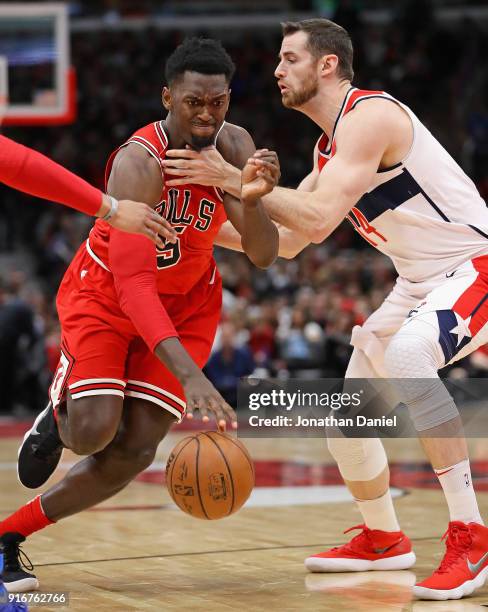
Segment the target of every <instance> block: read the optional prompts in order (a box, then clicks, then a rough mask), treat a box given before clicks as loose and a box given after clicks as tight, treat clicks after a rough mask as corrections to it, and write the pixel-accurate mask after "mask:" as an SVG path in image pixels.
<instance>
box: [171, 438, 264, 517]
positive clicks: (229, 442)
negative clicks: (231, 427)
mask: <svg viewBox="0 0 488 612" xmlns="http://www.w3.org/2000/svg"><path fill="white" fill-rule="evenodd" d="M166 484H167V486H168V491H169V494H170V495H171V497H172V498H173V500H174V502H175V503H176V505H177V506H178V507H179V508H181V510H183V512H186V513H187V514H190V515H191V516H194V517H195V518H201V519H207V520H214V519H220V518H224V516H229V515H230V514H233V513H234V512H236V511H237V510H239V508H240V507H241V506H242V505H243V504H244V502H245V501H246V500H247V498H248V497H249V495H250V494H251V491H252V489H253V487H254V465H253V462H252V459H251V457H250V455H249V453H248V451H247V449H246V447H245V446H244V444H242V442H239V440H236V439H235V438H233V437H231V436H229V435H227V434H224V433H220V432H217V431H205V432H201V433H199V434H196V435H193V436H189V437H188V438H184V439H183V440H181V441H180V442H179V443H178V444H177V445H176V446H175V448H174V449H173V451H172V452H171V454H170V456H169V458H168V462H167V464H166Z"/></svg>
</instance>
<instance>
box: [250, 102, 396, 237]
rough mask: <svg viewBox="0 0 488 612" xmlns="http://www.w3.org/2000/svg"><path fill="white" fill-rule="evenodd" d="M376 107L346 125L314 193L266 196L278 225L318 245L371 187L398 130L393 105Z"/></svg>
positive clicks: (351, 116)
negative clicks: (392, 134) (300, 234)
mask: <svg viewBox="0 0 488 612" xmlns="http://www.w3.org/2000/svg"><path fill="white" fill-rule="evenodd" d="M376 102H380V103H379V104H376V105H374V106H373V105H371V106H368V102H364V103H363V104H362V105H359V106H358V108H357V109H356V110H355V111H354V112H352V113H350V114H348V115H346V117H344V119H343V120H342V121H341V123H340V125H339V128H338V130H337V135H336V143H337V152H336V154H335V155H334V156H333V157H332V159H331V160H329V161H328V162H327V164H326V165H325V167H324V168H323V169H322V171H321V172H320V174H318V177H317V181H316V186H315V188H314V189H313V190H312V191H310V192H309V193H303V192H301V191H296V190H294V189H283V188H278V189H275V190H273V192H272V193H270V194H269V195H268V196H267V198H266V209H267V210H268V212H269V213H270V215H271V217H272V218H273V219H274V220H276V221H277V222H278V223H280V224H282V225H284V226H286V227H288V228H290V229H291V230H294V231H297V232H301V233H302V234H304V235H305V236H306V237H307V238H308V239H309V240H310V241H311V242H315V243H320V242H322V241H323V240H325V239H326V238H327V237H328V236H329V235H330V234H331V233H332V232H333V231H334V230H335V228H336V227H337V226H338V225H339V224H340V223H341V222H342V220H343V219H344V217H345V216H346V215H347V213H348V212H349V211H350V210H351V208H352V207H353V206H354V205H355V204H356V203H357V201H358V200H359V199H360V198H361V197H362V196H363V195H364V193H366V191H367V190H368V188H369V186H370V185H371V183H372V181H373V178H374V176H375V174H376V172H377V170H378V168H379V166H380V163H381V160H382V158H383V155H384V154H385V151H386V150H387V147H388V146H389V142H390V138H391V133H392V131H393V130H394V129H395V126H394V121H396V116H395V115H389V113H388V111H389V110H390V106H391V107H392V106H393V105H391V103H389V102H387V103H386V104H388V105H389V106H388V107H386V108H385V106H384V104H381V102H382V101H376ZM369 104H371V102H370V103H369ZM390 122H391V123H392V125H391V126H390ZM390 127H391V129H390ZM254 163H257V164H259V163H260V162H259V161H258V160H256V161H255V162H254Z"/></svg>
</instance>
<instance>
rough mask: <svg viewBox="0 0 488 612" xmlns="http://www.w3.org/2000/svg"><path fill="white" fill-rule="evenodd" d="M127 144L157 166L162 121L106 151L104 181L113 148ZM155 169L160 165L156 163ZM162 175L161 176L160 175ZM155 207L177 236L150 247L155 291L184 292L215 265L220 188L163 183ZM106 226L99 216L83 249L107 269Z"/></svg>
mask: <svg viewBox="0 0 488 612" xmlns="http://www.w3.org/2000/svg"><path fill="white" fill-rule="evenodd" d="M130 143H135V144H137V145H138V146H141V147H143V148H144V149H146V151H147V152H148V153H149V154H150V155H151V156H152V157H154V158H155V159H156V161H157V162H158V163H159V164H160V165H161V162H162V160H163V159H164V158H165V155H166V150H167V149H168V137H167V135H166V133H165V130H164V126H163V122H162V121H156V122H155V123H151V124H150V125H146V126H145V127H143V128H141V129H140V130H138V131H137V132H135V134H133V135H132V136H131V137H130V138H129V140H127V142H125V143H124V144H123V145H122V146H121V147H119V148H118V149H117V150H116V151H114V152H113V153H112V155H111V156H110V158H109V160H108V162H107V168H106V171H105V180H106V183H107V182H108V177H109V176H110V171H111V169H112V164H113V160H114V158H115V156H116V154H117V153H118V151H119V150H120V149H121V148H122V147H125V146H127V145H128V144H130ZM161 173H163V168H162V166H161ZM163 180H164V175H163ZM156 211H157V212H158V213H159V214H160V215H161V216H163V217H165V218H166V219H167V220H168V221H169V222H170V223H171V225H172V226H173V227H174V228H175V230H176V232H177V234H178V239H177V241H176V243H175V244H170V243H168V244H167V246H166V247H165V248H164V249H162V250H160V249H157V247H156V246H155V247H154V248H155V251H156V261H157V268H158V275H157V277H158V291H159V293H161V294H185V293H187V292H188V291H189V290H190V289H191V288H192V287H193V286H194V285H195V284H196V283H197V282H198V280H199V279H200V278H201V277H202V276H203V275H204V274H205V273H206V272H207V271H208V270H209V268H210V267H212V268H215V261H214V259H213V244H214V239H215V236H216V234H217V233H218V231H219V229H220V227H221V225H222V224H223V223H224V221H226V219H227V216H226V214H225V209H224V205H223V193H222V192H221V191H220V190H218V189H216V188H214V187H205V186H202V185H191V184H189V185H180V186H179V187H170V188H167V187H166V186H163V190H162V192H161V197H160V202H159V204H158V206H157V208H156ZM111 231H112V228H111V227H110V225H109V224H108V223H105V222H104V221H101V220H100V219H99V220H98V221H97V222H96V223H95V225H94V227H93V229H92V230H91V232H90V236H89V238H88V241H87V244H86V248H87V250H88V252H89V253H90V255H91V256H92V257H93V258H94V259H95V261H97V262H98V263H99V264H100V265H101V266H102V267H103V268H105V269H107V270H109V264H108V244H109V240H110V232H111Z"/></svg>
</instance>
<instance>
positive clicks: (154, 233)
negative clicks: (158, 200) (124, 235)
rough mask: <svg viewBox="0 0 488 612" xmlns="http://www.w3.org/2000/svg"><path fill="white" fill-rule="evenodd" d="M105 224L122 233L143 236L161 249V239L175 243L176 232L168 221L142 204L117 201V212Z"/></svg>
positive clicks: (162, 244) (162, 243)
mask: <svg viewBox="0 0 488 612" xmlns="http://www.w3.org/2000/svg"><path fill="white" fill-rule="evenodd" d="M107 223H109V224H110V225H111V226H112V227H116V228H117V229H119V230H122V231H124V232H131V233H133V234H143V235H144V236H147V237H148V238H150V239H151V240H152V241H153V242H154V243H155V244H156V246H158V247H159V248H161V249H162V248H164V242H163V240H161V237H162V238H164V239H165V240H166V241H167V242H171V243H174V242H176V232H175V230H174V228H173V226H172V225H171V224H170V223H169V221H167V220H166V219H164V218H163V217H161V216H160V215H158V213H157V212H156V211H155V210H154V209H153V208H151V207H150V206H148V205H147V204H143V203H142V202H134V201H133V200H119V207H118V209H117V212H116V213H115V214H114V216H113V217H112V218H111V219H109V221H107Z"/></svg>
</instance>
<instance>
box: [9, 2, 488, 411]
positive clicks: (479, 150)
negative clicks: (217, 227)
mask: <svg viewBox="0 0 488 612" xmlns="http://www.w3.org/2000/svg"><path fill="white" fill-rule="evenodd" d="M115 4H116V3H115ZM407 5H408V7H410V8H409V10H406V9H405V10H404V11H402V12H400V13H399V14H398V15H395V16H394V18H393V19H392V20H391V21H389V22H387V23H383V24H374V25H373V24H372V23H371V22H367V23H366V22H364V20H363V18H362V14H361V12H359V11H357V10H356V9H355V8H354V5H353V3H349V2H344V3H341V4H340V6H339V8H338V9H337V13H336V16H335V20H336V21H338V22H339V23H341V25H343V26H345V27H346V28H348V29H349V31H350V32H351V35H352V38H353V41H354V44H355V58H356V59H355V70H356V77H355V81H354V82H355V84H357V85H360V86H361V87H363V88H369V89H384V90H386V91H388V92H390V93H391V94H393V95H394V96H396V97H398V98H399V99H401V100H402V101H403V102H405V103H406V104H408V105H409V106H411V108H412V109H413V110H414V111H415V112H416V113H417V114H418V115H419V116H420V118H421V119H422V121H424V123H426V125H427V126H428V127H429V129H430V130H431V131H432V132H433V133H434V134H435V135H436V137H437V138H438V139H439V140H440V142H441V143H442V144H443V145H444V146H445V147H446V148H447V149H448V150H449V151H450V152H451V154H452V155H453V156H454V157H455V158H456V159H457V160H458V161H459V162H460V163H461V165H462V166H463V168H464V169H465V170H466V171H467V172H468V174H469V175H470V176H471V177H472V178H473V180H474V181H475V182H476V184H477V186H478V189H479V190H480V191H481V193H482V195H483V196H484V197H485V199H486V198H487V197H488V73H487V71H486V67H485V59H484V58H486V57H487V56H488V48H487V47H488V37H487V36H486V24H483V23H477V22H474V21H468V20H463V21H462V22H460V23H457V24H456V23H453V22H448V23H444V22H443V23H442V24H441V23H438V22H436V21H435V19H434V17H433V13H432V11H431V8H430V5H429V3H428V2H427V1H426V0H412V1H410V2H409V3H407ZM199 34H202V35H210V36H214V37H220V38H222V40H223V42H224V44H225V46H226V48H227V49H228V51H229V52H230V54H231V55H232V57H233V59H234V61H235V63H236V65H237V73H236V76H235V79H234V81H233V84H232V103H231V110H230V113H229V116H228V119H229V121H231V122H234V123H237V124H239V125H242V126H244V127H245V128H247V129H248V130H249V132H250V133H251V134H252V136H253V137H254V140H255V142H256V145H257V146H258V147H269V148H274V149H275V150H276V151H277V152H278V154H279V155H280V160H281V165H282V177H283V178H282V182H281V184H282V185H284V186H296V185H297V184H298V183H299V182H300V180H301V179H302V178H303V177H304V176H305V175H306V174H308V172H309V171H310V169H311V165H312V151H313V146H314V143H315V140H316V138H317V136H318V131H317V129H316V128H315V127H314V125H313V124H312V123H311V122H310V121H309V120H308V119H306V118H305V117H303V116H301V115H300V114H299V113H296V112H294V111H290V110H287V109H284V108H283V107H282V105H281V99H280V96H279V93H278V89H277V87H276V84H275V80H274V78H273V71H274V68H275V65H276V59H277V53H278V50H279V46H280V41H281V37H280V31H279V28H277V29H275V30H269V31H268V30H266V29H260V30H257V31H256V32H254V33H251V32H250V31H249V30H246V31H245V32H240V31H239V30H234V31H226V32H222V31H221V32H218V31H216V32H199ZM183 38H184V33H183V32H179V31H178V32H176V31H175V32H167V31H160V30H157V29H154V28H149V29H145V30H143V31H115V30H107V31H106V32H104V33H103V36H101V35H100V32H94V33H90V32H79V33H75V34H73V35H72V59H73V63H74V65H75V67H76V69H77V74H78V91H79V94H78V105H79V112H78V119H77V121H76V123H75V124H74V125H71V126H65V127H58V128H53V127H49V128H48V127H36V128H9V129H5V130H4V133H5V134H6V135H10V136H12V137H13V138H16V139H17V140H19V141H20V142H24V143H25V144H28V145H30V146H33V147H34V148H36V149H38V150H40V151H43V152H45V153H46V154H48V155H49V156H51V157H53V158H54V159H56V160H58V161H59V162H61V163H62V164H63V165H65V166H66V167H68V168H70V169H72V170H74V171H75V172H77V173H79V174H80V175H81V176H83V177H84V178H86V179H87V180H89V181H90V182H92V183H93V184H96V185H98V186H102V185H103V173H104V165H105V161H106V159H107V157H108V155H109V154H110V152H111V151H112V150H113V149H114V148H116V147H117V146H118V145H119V144H120V143H121V142H123V141H124V140H125V139H126V138H127V137H128V136H129V135H130V134H131V133H132V132H133V131H134V130H135V129H137V128H139V127H140V126H142V125H145V124H147V123H150V122H152V121H154V120H156V119H158V118H160V117H162V116H163V112H162V108H161V104H160V90H161V86H162V84H163V73H164V61H165V58H166V57H167V55H168V54H169V53H170V52H171V51H172V50H173V49H174V47H175V45H177V44H178V43H179V42H180V41H181V40H182V39H183ZM90 225H91V220H90V219H87V218H84V217H82V216H81V215H78V214H76V213H71V212H70V211H67V210H66V209H63V208H61V207H55V206H52V205H48V204H43V203H40V202H38V201H37V202H35V203H31V202H29V199H28V198H26V197H24V196H20V195H19V194H18V193H15V192H13V191H11V190H8V189H6V188H3V187H1V188H0V263H1V270H2V279H1V283H0V342H1V344H0V377H1V378H2V384H3V387H2V388H3V389H4V390H5V389H7V390H9V391H8V392H7V398H5V395H4V397H3V398H2V399H3V401H2V403H1V404H0V410H2V411H7V412H10V411H12V410H13V411H17V412H21V411H22V410H37V409H38V408H39V407H40V406H39V402H42V401H43V399H44V396H45V392H46V387H47V385H48V383H49V378H50V375H51V373H52V371H53V369H54V367H55V365H56V359H57V354H58V350H59V327H58V324H57V319H56V312H55V308H54V295H55V292H56V288H57V285H58V284H59V281H60V279H61V277H62V274H63V272H64V270H65V268H66V266H67V265H68V264H69V262H70V260H71V258H72V256H73V254H74V253H75V251H76V249H77V248H78V246H79V244H80V243H81V242H82V240H83V239H84V238H85V237H86V234H87V232H88V230H89V228H90ZM216 257H217V260H218V263H219V268H220V271H221V274H222V276H223V279H224V286H225V293H224V315H223V324H222V326H221V329H220V330H219V334H218V337H217V341H216V345H215V351H214V353H213V355H212V358H211V360H210V362H209V364H208V366H207V372H208V375H209V376H210V377H211V378H212V379H213V380H214V381H215V383H216V384H217V386H218V387H219V388H220V389H221V390H222V391H223V393H224V394H225V395H226V397H228V398H229V399H230V401H234V400H235V386H236V380H238V378H239V377H240V376H246V375H249V374H251V373H253V372H254V373H256V374H257V375H273V376H279V377H286V376H309V377H316V376H341V375H343V374H344V371H345V367H346V364H347V361H348V358H349V355H350V347H349V337H350V333H351V329H352V327H353V326H354V325H357V324H361V323H362V322H363V321H364V320H365V318H366V317H367V316H368V315H369V314H370V313H371V312H372V311H373V310H374V309H375V308H377V307H378V306H379V305H380V303H381V302H382V300H383V299H384V297H385V295H386V294H387V293H388V291H389V290H390V289H391V286H392V284H393V282H394V279H395V273H394V270H393V269H392V267H391V265H390V262H389V260H387V259H386V258H384V257H383V256H381V255H379V254H377V253H376V252H375V251H374V250H373V249H372V248H371V247H369V246H368V245H367V244H366V243H365V242H363V241H362V239H361V238H360V237H359V236H358V235H357V234H355V233H354V231H353V229H352V228H351V227H349V226H348V224H347V222H345V223H344V224H343V225H342V226H341V227H340V228H339V229H338V230H337V231H336V232H335V234H334V236H333V237H331V238H330V239H328V240H327V241H326V243H324V244H323V245H319V246H311V247H308V248H307V249H306V250H305V251H304V252H302V253H301V254H300V255H299V256H298V257H297V258H296V259H294V260H284V259H280V260H278V262H277V263H276V264H275V265H274V266H273V267H272V268H271V269H270V270H268V271H260V270H256V269H254V268H253V267H252V266H251V265H250V264H249V263H248V261H247V260H246V258H245V257H244V256H243V255H240V254H237V253H232V252H229V251H224V250H221V249H218V250H217V253H216ZM2 258H4V259H2ZM487 369H488V355H487V354H486V353H485V352H484V350H481V351H479V352H478V353H477V354H476V355H475V356H474V357H473V358H471V359H468V360H467V361H465V362H463V363H462V364H461V365H460V366H459V367H457V368H456V373H457V374H461V375H464V374H468V375H480V374H483V373H484V372H485V371H486V370H487ZM463 373H464V374H463Z"/></svg>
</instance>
